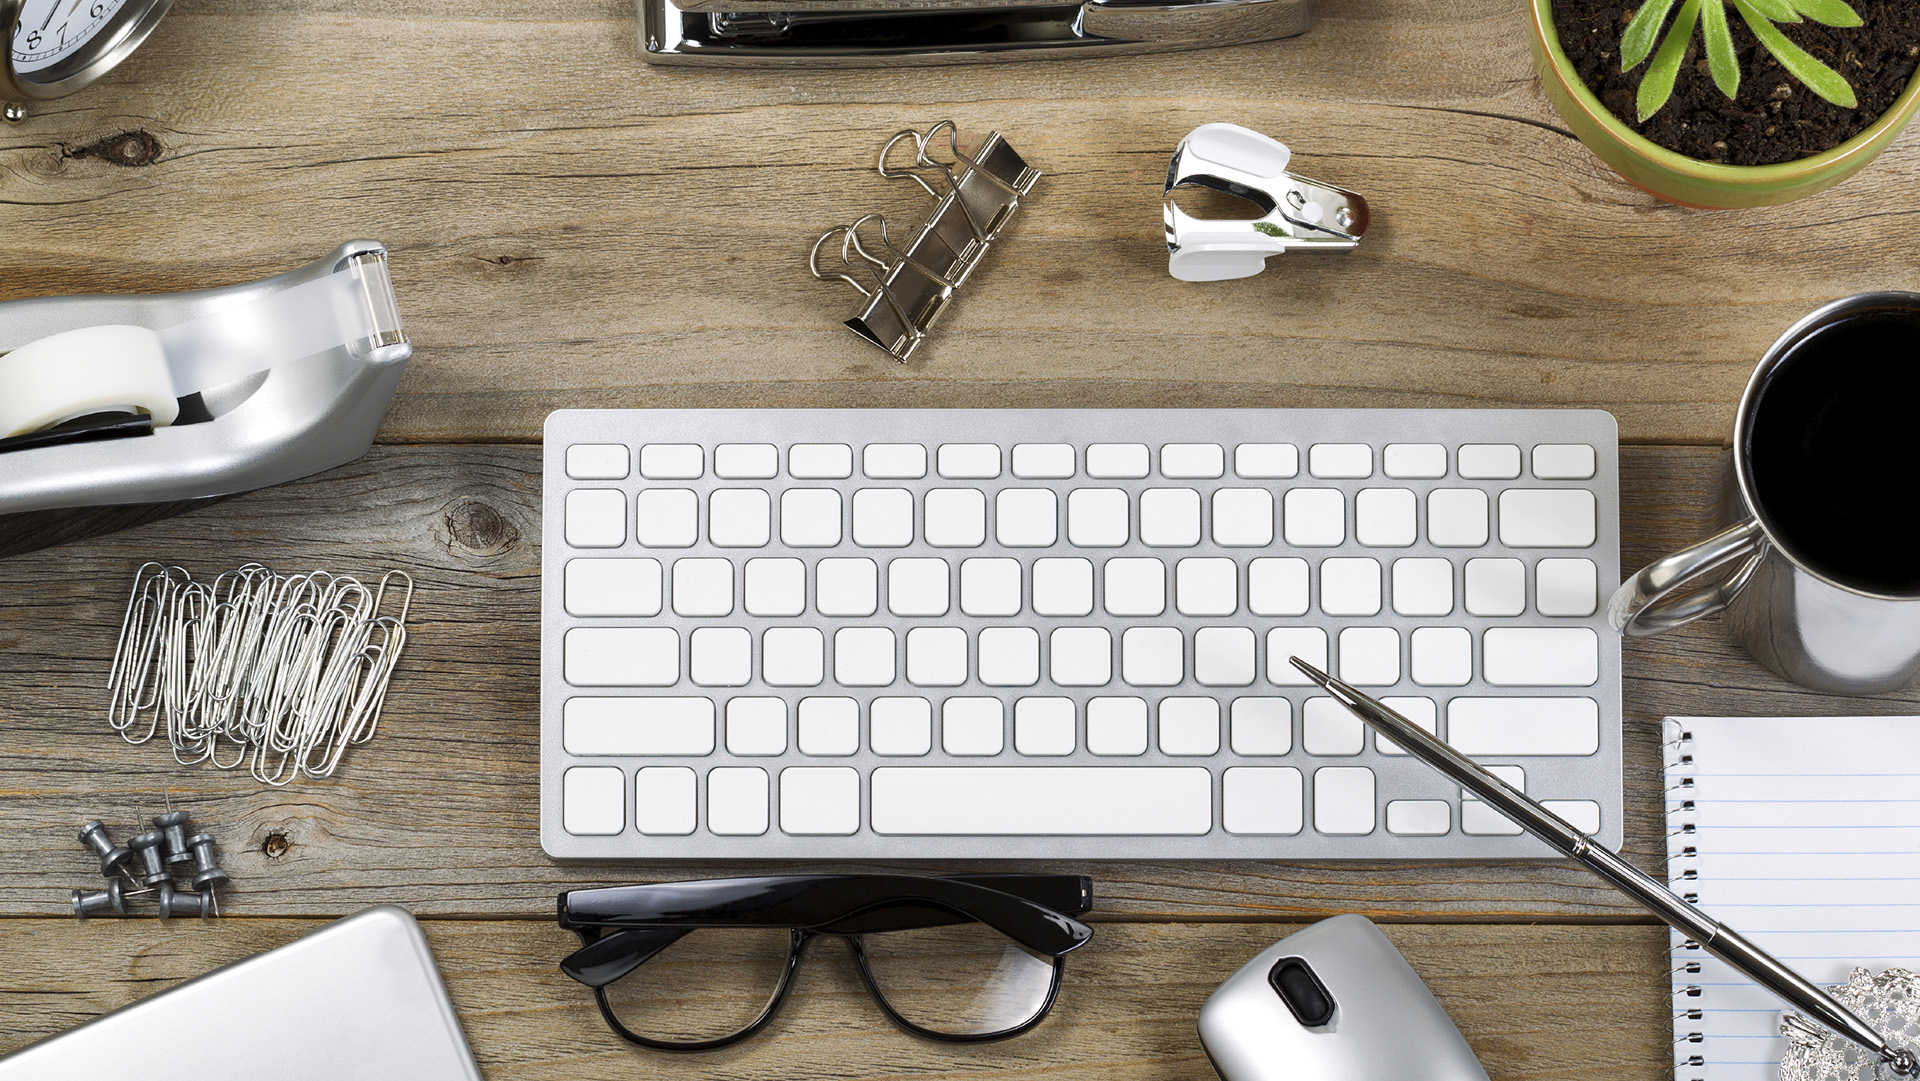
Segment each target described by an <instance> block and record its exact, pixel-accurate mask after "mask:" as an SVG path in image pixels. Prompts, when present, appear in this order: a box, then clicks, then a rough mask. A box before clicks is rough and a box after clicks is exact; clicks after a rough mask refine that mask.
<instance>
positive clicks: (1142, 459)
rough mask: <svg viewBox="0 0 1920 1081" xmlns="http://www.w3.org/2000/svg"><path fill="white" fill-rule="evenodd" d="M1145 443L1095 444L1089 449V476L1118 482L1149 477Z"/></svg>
mask: <svg viewBox="0 0 1920 1081" xmlns="http://www.w3.org/2000/svg"><path fill="white" fill-rule="evenodd" d="M1147 458H1148V453H1147V445H1146V444H1145V443H1095V444H1093V445H1092V446H1090V447H1088V448H1087V476H1089V477H1111V478H1114V479H1116V480H1118V479H1128V478H1133V477H1144V476H1146V475H1147Z"/></svg>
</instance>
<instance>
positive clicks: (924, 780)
mask: <svg viewBox="0 0 1920 1081" xmlns="http://www.w3.org/2000/svg"><path fill="white" fill-rule="evenodd" d="M872 792H873V818H872V822H873V831H874V832H875V833H890V834H903V835H919V836H948V835H961V836H987V837H1013V836H1086V835H1092V834H1109V835H1139V836H1144V835H1165V834H1182V835H1198V834H1202V833H1206V832H1207V831H1208V830H1209V829H1211V828H1212V827H1213V777H1212V775H1211V774H1210V773H1209V772H1208V771H1207V770H1205V769H1203V768H1198V767H1155V766H1138V767H1114V766H966V767H961V768H949V767H942V766H922V767H911V766H888V767H883V768H881V769H876V770H874V771H873V777H872Z"/></svg>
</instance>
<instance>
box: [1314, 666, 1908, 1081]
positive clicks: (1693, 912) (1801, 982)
mask: <svg viewBox="0 0 1920 1081" xmlns="http://www.w3.org/2000/svg"><path fill="white" fill-rule="evenodd" d="M1293 666H1294V667H1295V668H1298V669H1299V670H1300V671H1301V672H1303V673H1305V674H1306V676H1307V678H1308V679H1311V680H1313V681H1314V682H1315V683H1317V684H1319V685H1320V686H1321V687H1323V688H1325V689H1326V691H1327V693H1328V694H1330V695H1332V696H1333V699H1334V701H1336V702H1339V703H1340V704H1341V705H1343V706H1345V707H1347V708H1348V709H1350V710H1352V711H1353V712H1354V714H1355V715H1356V716H1358V717H1359V718H1360V719H1361V720H1363V721H1365V722H1367V724H1369V725H1371V726H1372V727H1373V728H1374V729H1375V730H1376V731H1378V732H1379V733H1380V734H1381V735H1384V736H1386V737H1387V738H1389V739H1391V740H1393V741H1394V742H1395V743H1397V744H1399V745H1400V746H1401V747H1404V748H1406V750H1407V752H1408V753H1409V754H1411V755H1413V756H1414V757H1415V758H1418V759H1419V760H1420V761H1422V762H1425V763H1426V764H1427V765H1429V766H1432V767H1433V768H1434V769H1437V770H1439V771H1440V772H1441V773H1444V774H1446V776H1447V779H1448V780H1450V781H1453V782H1455V783H1457V784H1458V785H1459V786H1460V787H1462V788H1464V789H1466V790H1467V791H1469V792H1471V793H1473V794H1474V795H1476V796H1478V797H1480V799H1481V800H1482V801H1484V802H1485V803H1487V804H1488V805H1490V806H1492V807H1495V808H1497V809H1498V810H1499V811H1500V812H1501V813H1502V814H1505V815H1506V816H1507V817H1508V818H1511V819H1513V820H1514V821H1515V822H1517V823H1519V824H1520V825H1522V826H1524V827H1526V829H1527V832H1529V833H1531V834H1533V835H1534V836H1535V837H1538V838H1540V839H1541V840H1543V841H1545V842H1547V843H1548V844H1550V845H1552V846H1553V847H1555V848H1557V849H1559V850H1560V851H1562V852H1564V853H1566V854H1567V855H1568V856H1570V857H1572V858H1573V859H1576V860H1578V861H1580V862H1581V863H1583V864H1585V865H1586V866H1587V868H1588V869H1589V870H1591V871H1593V873H1595V874H1597V875H1599V876H1600V877H1601V878H1604V879H1606V880H1607V881H1608V882H1609V883H1611V884H1612V885H1613V886H1614V887H1615V888H1616V889H1618V890H1620V891H1621V892H1622V893H1625V894H1626V895H1627V896H1629V897H1631V898H1633V899H1634V900H1636V901H1638V902H1640V903H1641V904H1642V905H1645V906H1646V907H1647V909H1648V910H1649V911H1651V912H1652V913H1653V914H1654V915H1656V916H1659V917H1660V918H1661V919H1663V920H1665V921H1666V922H1667V925H1668V926H1670V927H1673V928H1674V929H1676V930H1678V931H1680V932H1682V933H1683V934H1685V935H1686V936H1687V937H1689V938H1691V939H1693V940H1694V941H1695V942H1698V943H1699V944H1700V945H1701V947H1702V948H1704V949H1705V950H1706V951H1707V952H1708V953H1711V954H1713V955H1714V956H1715V957H1718V958H1720V959H1721V960H1722V961H1725V962H1726V963H1727V964H1729V965H1732V966H1733V967H1734V968H1736V969H1738V970H1739V971H1741V972H1742V973H1745V974H1746V975H1747V976H1748V977H1749V978H1751V979H1752V980H1753V981H1754V982H1755V983H1758V984H1759V985H1760V986H1762V987H1765V988H1766V989H1767V990H1769V991H1772V992H1773V993H1774V994H1776V995H1779V996H1780V998H1781V999H1783V1000H1784V1001H1786V1002H1787V1003H1788V1004H1789V1005H1791V1006H1793V1007H1794V1008H1795V1009H1797V1010H1799V1011H1801V1012H1802V1013H1804V1014H1806V1015H1807V1016H1809V1017H1811V1018H1813V1019H1815V1020H1817V1021H1819V1022H1820V1023H1821V1024H1823V1025H1825V1026H1827V1027H1828V1028H1830V1029H1832V1030H1833V1031H1834V1032H1837V1033H1839V1034H1840V1035H1841V1036H1844V1037H1846V1038H1847V1039H1849V1040H1852V1041H1853V1042H1854V1043H1857V1044H1859V1045H1860V1046H1862V1047H1864V1048H1866V1049H1867V1050H1869V1051H1872V1052H1873V1053H1874V1054H1876V1055H1878V1056H1880V1059H1881V1061H1882V1062H1884V1063H1886V1064H1887V1068H1888V1069H1889V1070H1891V1071H1892V1072H1893V1073H1894V1075H1895V1076H1898V1077H1920V1056H1916V1055H1915V1054H1914V1052H1913V1051H1912V1050H1910V1049H1908V1048H1904V1047H1895V1046H1893V1045H1892V1044H1891V1043H1889V1042H1888V1041H1887V1039H1886V1037H1884V1036H1882V1035H1880V1033H1879V1032H1877V1031H1875V1030H1874V1028H1873V1026H1872V1025H1869V1024H1867V1023H1866V1022H1865V1021H1862V1020H1861V1019H1860V1018H1859V1017H1858V1016H1857V1015H1856V1014H1854V1012H1853V1011H1852V1010H1849V1009H1847V1008H1846V1007H1845V1006H1843V1005H1841V1004H1840V1003H1839V1002H1838V1001H1836V1000H1835V999H1834V997H1833V996H1832V995H1829V994H1827V993H1826V992H1825V991H1823V990H1821V989H1820V988H1819V987H1817V986H1815V985H1814V984H1812V983H1810V982H1808V981H1807V980H1806V979H1805V978H1803V977H1802V976H1801V975H1800V974H1799V973H1797V972H1795V971H1793V970H1792V969H1790V968H1788V967H1787V966H1785V965H1783V964H1781V963H1780V962H1779V961H1777V960H1775V959H1774V958H1773V957H1772V956H1771V955H1769V954H1768V953H1767V952H1766V951H1764V950H1762V949H1761V948H1760V947H1758V946H1755V945H1754V944H1753V943H1751V942H1748V941H1747V940H1746V939H1744V938H1742V937H1740V936H1739V935H1738V934H1735V933H1734V930H1733V928H1731V927H1728V926H1727V925H1726V924H1723V923H1720V922H1719V921H1717V920H1714V919H1713V918H1711V917H1709V916H1707V915H1706V914H1705V913H1703V912H1701V911H1700V910H1699V909H1697V908H1695V907H1694V906H1693V905H1691V904H1688V903H1687V902H1686V901H1685V900H1683V899H1681V897H1680V896H1679V895H1678V894H1676V893H1674V892H1673V891H1672V890H1670V889H1668V888H1667V887H1666V886H1664V885H1662V884H1661V883H1660V881H1659V880H1657V879H1655V878H1653V877H1652V876H1651V875H1648V874H1647V873H1646V872H1644V871H1642V870H1640V869H1639V868H1638V867H1635V866H1634V865H1633V864H1631V863H1628V862H1627V861H1626V860H1623V859H1621V858H1620V857H1619V856H1618V855H1616V854H1615V853H1613V852H1609V851H1608V850H1607V849H1605V848H1603V847H1601V846H1599V845H1597V844H1595V843H1594V842H1593V838H1591V837H1588V836H1587V835H1586V834H1584V833H1581V832H1580V831H1579V830H1577V829H1574V828H1573V827H1572V826H1571V825H1569V824H1568V823H1567V821H1566V820H1565V819H1563V818H1561V817H1560V816H1559V815H1556V814H1554V813H1553V812H1552V811H1549V810H1547V809H1546V808H1545V807H1542V806H1540V805H1539V804H1538V803H1536V802H1534V801H1533V800H1531V799H1529V798H1527V797H1526V796H1525V795H1523V794H1521V793H1520V792H1517V791H1515V790H1514V789H1513V788H1511V787H1509V786H1508V785H1507V783H1506V782H1504V781H1502V780H1501V779H1500V778H1498V777H1495V776H1494V775H1493V774H1491V773H1488V772H1487V771H1486V770H1484V769H1481V768H1480V766H1479V765H1478V764H1476V763H1475V762H1474V761H1473V760H1472V759H1470V758H1468V757H1466V756H1465V755H1463V754H1461V753H1460V752H1459V751H1456V750H1454V749H1453V748H1452V747H1449V746H1447V745H1446V744H1445V743H1442V742H1441V741H1439V740H1438V739H1435V738H1434V737H1433V736H1431V735H1429V734H1428V733H1427V730H1426V729H1424V728H1421V727H1420V726H1419V725H1417V724H1414V723H1413V722H1412V721H1410V720H1408V719H1406V718H1405V717H1402V716H1401V715H1400V714H1398V713H1395V712H1394V711H1393V710H1391V709H1389V708H1387V707H1386V706H1384V705H1382V704H1381V703H1380V702H1379V701H1377V700H1375V699H1373V698H1369V697H1367V696H1366V695H1365V694H1362V693H1361V692H1360V691H1357V690H1355V689H1354V688H1353V687H1352V686H1350V685H1348V684H1346V683H1343V682H1341V681H1340V680H1337V679H1335V678H1333V677H1332V676H1330V675H1328V674H1327V673H1325V672H1322V671H1320V670H1319V669H1318V668H1315V667H1314V666H1312V665H1310V664H1308V663H1307V662H1305V661H1303V660H1301V659H1300V658H1298V657H1295V658H1293Z"/></svg>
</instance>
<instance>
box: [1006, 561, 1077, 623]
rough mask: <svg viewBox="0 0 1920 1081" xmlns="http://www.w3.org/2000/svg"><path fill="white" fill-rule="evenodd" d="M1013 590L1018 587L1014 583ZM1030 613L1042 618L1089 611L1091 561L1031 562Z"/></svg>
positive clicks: (1075, 614) (1074, 614) (1073, 614)
mask: <svg viewBox="0 0 1920 1081" xmlns="http://www.w3.org/2000/svg"><path fill="white" fill-rule="evenodd" d="M1015 588H1016V589H1017V588H1018V583H1017V582H1016V584H1015ZM1033 610H1034V611H1035V612H1036V613H1038V614H1040V615H1043V616H1084V615H1090V614H1092V612H1093V561H1092V560H1087V559H1036V560H1034V561H1033Z"/></svg>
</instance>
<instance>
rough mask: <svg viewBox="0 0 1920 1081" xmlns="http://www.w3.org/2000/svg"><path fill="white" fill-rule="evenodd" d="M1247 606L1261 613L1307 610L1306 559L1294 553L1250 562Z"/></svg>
mask: <svg viewBox="0 0 1920 1081" xmlns="http://www.w3.org/2000/svg"><path fill="white" fill-rule="evenodd" d="M1247 610H1248V611H1250V612H1252V613H1254V614H1255V615H1261V616H1304V615H1306V614H1307V561H1306V560H1304V559H1296V558H1293V557H1291V556H1288V557H1286V558H1280V559H1274V558H1267V559H1256V560H1254V561H1253V562H1251V563H1249V564H1247Z"/></svg>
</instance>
